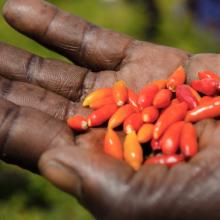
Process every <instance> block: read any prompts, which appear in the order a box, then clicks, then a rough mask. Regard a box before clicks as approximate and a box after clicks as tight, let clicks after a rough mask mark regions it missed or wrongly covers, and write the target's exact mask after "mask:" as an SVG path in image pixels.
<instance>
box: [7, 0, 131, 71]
mask: <svg viewBox="0 0 220 220" xmlns="http://www.w3.org/2000/svg"><path fill="white" fill-rule="evenodd" d="M3 13H4V16H5V18H6V20H7V21H8V23H9V24H10V25H12V26H13V27H14V28H16V29H17V30H18V31H20V32H22V33H24V34H26V35H28V36H30V37H32V38H33V39H35V40H37V41H38V42H40V43H41V44H43V45H46V46H47V47H49V48H52V49H54V50H56V51H58V52H60V53H62V54H64V55H65V56H67V57H68V58H69V59H71V60H72V61H74V62H75V63H77V64H80V65H83V66H86V67H89V68H90V69H92V70H106V69H110V70H113V69H115V68H116V67H117V66H118V65H119V64H120V62H121V61H122V59H123V58H124V51H125V50H126V48H127V47H128V46H129V44H130V43H131V39H130V38H129V37H127V36H123V35H121V34H118V33H114V32H111V31H109V30H105V29H101V28H99V27H97V26H95V25H92V24H89V23H88V22H86V21H84V20H82V19H81V18H79V17H76V16H74V15H70V14H68V13H65V12H63V11H61V10H59V9H57V8H56V7H55V6H53V5H51V4H49V3H46V2H45V1H42V0H40V1H39V0H8V1H7V2H6V4H5V7H4V12H3Z"/></svg>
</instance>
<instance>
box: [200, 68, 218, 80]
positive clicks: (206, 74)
mask: <svg viewBox="0 0 220 220" xmlns="http://www.w3.org/2000/svg"><path fill="white" fill-rule="evenodd" d="M198 76H199V79H206V78H209V79H215V80H219V79H220V77H219V76H218V75H217V74H216V73H215V72H213V71H210V70H203V71H200V72H198Z"/></svg>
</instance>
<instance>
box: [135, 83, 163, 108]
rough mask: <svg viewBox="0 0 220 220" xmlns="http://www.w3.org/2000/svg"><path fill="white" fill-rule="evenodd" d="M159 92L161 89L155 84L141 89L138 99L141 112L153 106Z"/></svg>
mask: <svg viewBox="0 0 220 220" xmlns="http://www.w3.org/2000/svg"><path fill="white" fill-rule="evenodd" d="M158 91H159V88H158V87H157V86H156V85H154V84H147V85H146V86H144V87H143V88H142V89H141V91H140V93H139V97H138V106H139V108H140V110H142V109H144V108H146V107H148V106H150V105H151V104H152V102H153V99H154V96H155V95H156V93H157V92H158Z"/></svg>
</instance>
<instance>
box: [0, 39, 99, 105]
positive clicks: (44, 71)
mask: <svg viewBox="0 0 220 220" xmlns="http://www.w3.org/2000/svg"><path fill="white" fill-rule="evenodd" d="M0 75H2V76H4V77H6V78H9V79H13V80H18V81H24V82H30V83H32V84H35V85H38V86H41V87H42V88H46V89H48V90H50V91H53V92H55V93H57V94H60V95H62V96H64V97H67V98H69V99H71V100H72V101H74V100H78V99H79V98H80V97H81V95H82V93H83V90H82V89H84V90H85V89H87V87H90V85H89V83H86V82H87V81H88V80H87V79H89V81H91V82H90V83H91V84H92V83H93V80H94V79H95V74H93V73H91V72H89V71H88V69H86V68H82V67H78V66H76V65H73V64H68V63H64V62H60V61H58V60H51V59H43V58H42V57H39V56H36V55H33V54H31V53H28V52H26V51H24V50H21V49H18V48H16V47H13V46H10V45H7V44H4V43H0Z"/></svg>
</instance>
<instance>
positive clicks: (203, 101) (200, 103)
mask: <svg viewBox="0 0 220 220" xmlns="http://www.w3.org/2000/svg"><path fill="white" fill-rule="evenodd" d="M212 99H213V97H212V96H203V97H202V98H201V99H200V100H199V105H203V104H205V103H206V102H209V101H210V100H212Z"/></svg>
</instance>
